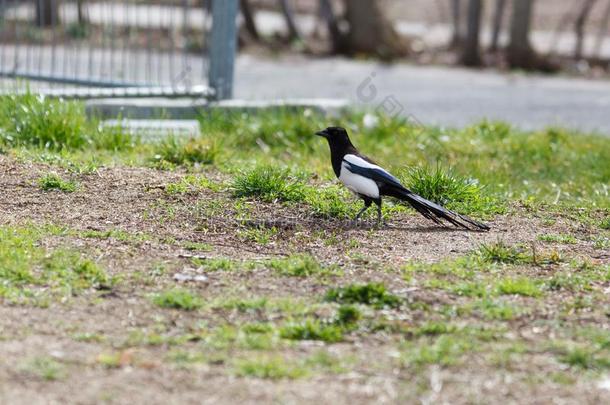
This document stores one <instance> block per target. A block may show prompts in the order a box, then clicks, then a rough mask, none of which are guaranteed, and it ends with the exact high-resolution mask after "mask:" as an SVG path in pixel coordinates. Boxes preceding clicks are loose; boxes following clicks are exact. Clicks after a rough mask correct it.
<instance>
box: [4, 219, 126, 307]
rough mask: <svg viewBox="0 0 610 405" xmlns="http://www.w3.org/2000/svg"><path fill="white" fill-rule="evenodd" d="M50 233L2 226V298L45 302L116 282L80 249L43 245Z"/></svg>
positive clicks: (36, 229) (24, 301)
mask: <svg viewBox="0 0 610 405" xmlns="http://www.w3.org/2000/svg"><path fill="white" fill-rule="evenodd" d="M46 235H47V231H46V230H45V229H44V228H35V227H22V228H15V227H7V226H2V227H0V297H5V298H7V299H9V300H11V301H16V302H20V303H28V302H30V301H33V302H34V303H39V304H43V303H44V299H45V297H53V296H59V297H69V296H71V295H75V294H78V293H79V292H81V291H83V290H86V289H89V288H92V287H99V286H106V287H108V286H112V285H113V284H115V283H116V281H117V280H116V279H114V278H112V277H110V276H109V275H108V274H107V273H106V272H105V271H104V270H103V269H102V268H101V267H100V266H99V265H97V264H96V263H95V262H93V261H91V260H90V259H88V258H86V257H83V255H81V253H80V252H78V251H75V250H70V249H64V248H58V249H54V250H47V249H44V248H42V247H41V246H40V241H41V240H42V239H43V238H44V237H45V236H46ZM41 300H42V301H41Z"/></svg>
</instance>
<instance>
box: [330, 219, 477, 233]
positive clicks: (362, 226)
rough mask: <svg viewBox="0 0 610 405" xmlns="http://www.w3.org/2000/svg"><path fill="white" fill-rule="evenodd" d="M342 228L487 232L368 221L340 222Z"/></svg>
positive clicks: (429, 231) (428, 231)
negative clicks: (380, 223)
mask: <svg viewBox="0 0 610 405" xmlns="http://www.w3.org/2000/svg"><path fill="white" fill-rule="evenodd" d="M342 228H343V229H346V230H377V231H404V232H415V233H454V232H460V233H461V232H467V233H487V232H488V231H484V230H478V229H464V228H452V227H448V226H439V225H436V226H421V225H418V226H414V227H408V226H404V225H398V226H396V225H391V224H383V225H381V226H378V225H377V224H370V223H353V221H352V222H346V223H343V224H342Z"/></svg>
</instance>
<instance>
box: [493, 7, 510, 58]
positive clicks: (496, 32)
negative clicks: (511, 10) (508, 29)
mask: <svg viewBox="0 0 610 405" xmlns="http://www.w3.org/2000/svg"><path fill="white" fill-rule="evenodd" d="M505 10H506V0H496V9H495V11H494V21H493V28H492V29H493V31H492V33H491V47H490V49H491V51H492V52H496V51H497V50H498V44H499V42H500V33H502V25H503V24H502V23H503V22H504V11H505Z"/></svg>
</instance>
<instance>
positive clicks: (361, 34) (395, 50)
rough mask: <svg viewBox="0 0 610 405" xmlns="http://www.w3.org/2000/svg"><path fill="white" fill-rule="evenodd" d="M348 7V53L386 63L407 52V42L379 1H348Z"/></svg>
mask: <svg viewBox="0 0 610 405" xmlns="http://www.w3.org/2000/svg"><path fill="white" fill-rule="evenodd" d="M345 6H346V8H345V18H346V20H347V22H348V24H349V32H348V34H347V48H348V53H351V54H365V55H376V56H378V57H380V58H382V59H386V60H390V59H395V58H397V57H400V56H404V55H405V54H406V53H407V46H406V44H405V41H404V40H403V38H401V37H400V36H399V35H398V33H397V32H396V31H395V30H394V26H393V25H392V23H391V22H390V21H389V20H388V19H387V18H386V16H385V15H384V14H383V12H382V9H381V6H380V4H379V1H378V0H367V1H363V0H346V1H345Z"/></svg>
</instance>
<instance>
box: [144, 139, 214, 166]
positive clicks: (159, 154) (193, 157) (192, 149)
mask: <svg viewBox="0 0 610 405" xmlns="http://www.w3.org/2000/svg"><path fill="white" fill-rule="evenodd" d="M219 153H220V147H219V146H218V144H217V143H215V142H213V141H209V140H207V139H202V138H190V139H188V140H186V141H185V140H183V139H180V138H178V137H175V136H170V137H168V138H166V139H164V140H163V141H162V142H161V143H159V144H157V145H156V147H155V150H154V156H153V160H154V162H155V163H157V165H159V166H161V167H164V166H166V164H167V163H170V164H174V165H179V166H180V165H184V166H189V165H193V164H200V165H209V164H212V163H214V162H215V160H216V158H217V157H218V155H219Z"/></svg>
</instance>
